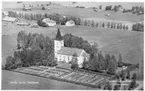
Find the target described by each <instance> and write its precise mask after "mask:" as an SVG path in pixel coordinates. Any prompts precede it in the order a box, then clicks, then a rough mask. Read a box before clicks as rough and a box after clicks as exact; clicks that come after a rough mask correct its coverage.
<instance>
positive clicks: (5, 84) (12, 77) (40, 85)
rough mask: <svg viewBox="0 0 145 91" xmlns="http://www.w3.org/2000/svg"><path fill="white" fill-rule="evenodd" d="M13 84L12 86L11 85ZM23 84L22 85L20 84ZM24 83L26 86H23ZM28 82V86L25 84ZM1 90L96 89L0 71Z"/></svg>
mask: <svg viewBox="0 0 145 91" xmlns="http://www.w3.org/2000/svg"><path fill="white" fill-rule="evenodd" d="M12 82H13V84H12ZM14 82H21V84H18V83H14ZM22 82H23V83H22ZM24 82H25V83H26V84H24ZM28 82H29V84H27V83H28ZM30 82H35V83H36V84H30ZM2 89H3V90H6V89H7V90H8V89H9V90H16V89H17V90H24V89H25V90H30V89H39V90H42V89H43V90H47V89H55V90H58V89H59V90H60V89H63V90H64V89H77V90H78V89H80V90H87V89H89V90H91V89H92V90H93V89H96V88H91V87H87V86H82V85H76V84H73V83H67V82H61V81H56V80H51V79H47V78H42V77H38V76H32V75H27V74H22V73H17V72H12V71H6V70H2Z"/></svg>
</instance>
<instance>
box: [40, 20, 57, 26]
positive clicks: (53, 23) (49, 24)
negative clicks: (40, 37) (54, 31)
mask: <svg viewBox="0 0 145 91" xmlns="http://www.w3.org/2000/svg"><path fill="white" fill-rule="evenodd" d="M42 21H43V22H45V23H46V24H47V25H48V26H55V25H56V21H54V20H50V19H49V18H45V19H43V20H42Z"/></svg>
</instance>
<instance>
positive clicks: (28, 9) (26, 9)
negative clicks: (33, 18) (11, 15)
mask: <svg viewBox="0 0 145 91" xmlns="http://www.w3.org/2000/svg"><path fill="white" fill-rule="evenodd" d="M23 10H25V11H31V8H30V7H24V8H23Z"/></svg>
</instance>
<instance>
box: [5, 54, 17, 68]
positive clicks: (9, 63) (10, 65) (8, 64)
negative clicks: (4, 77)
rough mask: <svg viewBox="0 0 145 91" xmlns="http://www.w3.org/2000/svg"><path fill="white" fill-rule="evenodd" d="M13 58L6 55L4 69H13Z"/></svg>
mask: <svg viewBox="0 0 145 91" xmlns="http://www.w3.org/2000/svg"><path fill="white" fill-rule="evenodd" d="M15 68H16V66H15V59H14V58H13V57H12V56H8V57H7V58H6V64H5V69H6V70H11V69H15Z"/></svg>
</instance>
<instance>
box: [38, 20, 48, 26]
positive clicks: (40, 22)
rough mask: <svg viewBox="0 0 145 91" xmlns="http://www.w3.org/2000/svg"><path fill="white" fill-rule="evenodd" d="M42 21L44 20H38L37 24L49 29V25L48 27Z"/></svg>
mask: <svg viewBox="0 0 145 91" xmlns="http://www.w3.org/2000/svg"><path fill="white" fill-rule="evenodd" d="M42 20H43V19H40V20H38V21H37V24H38V25H39V26H42V27H48V25H47V24H46V23H45V22H43V21H42Z"/></svg>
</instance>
